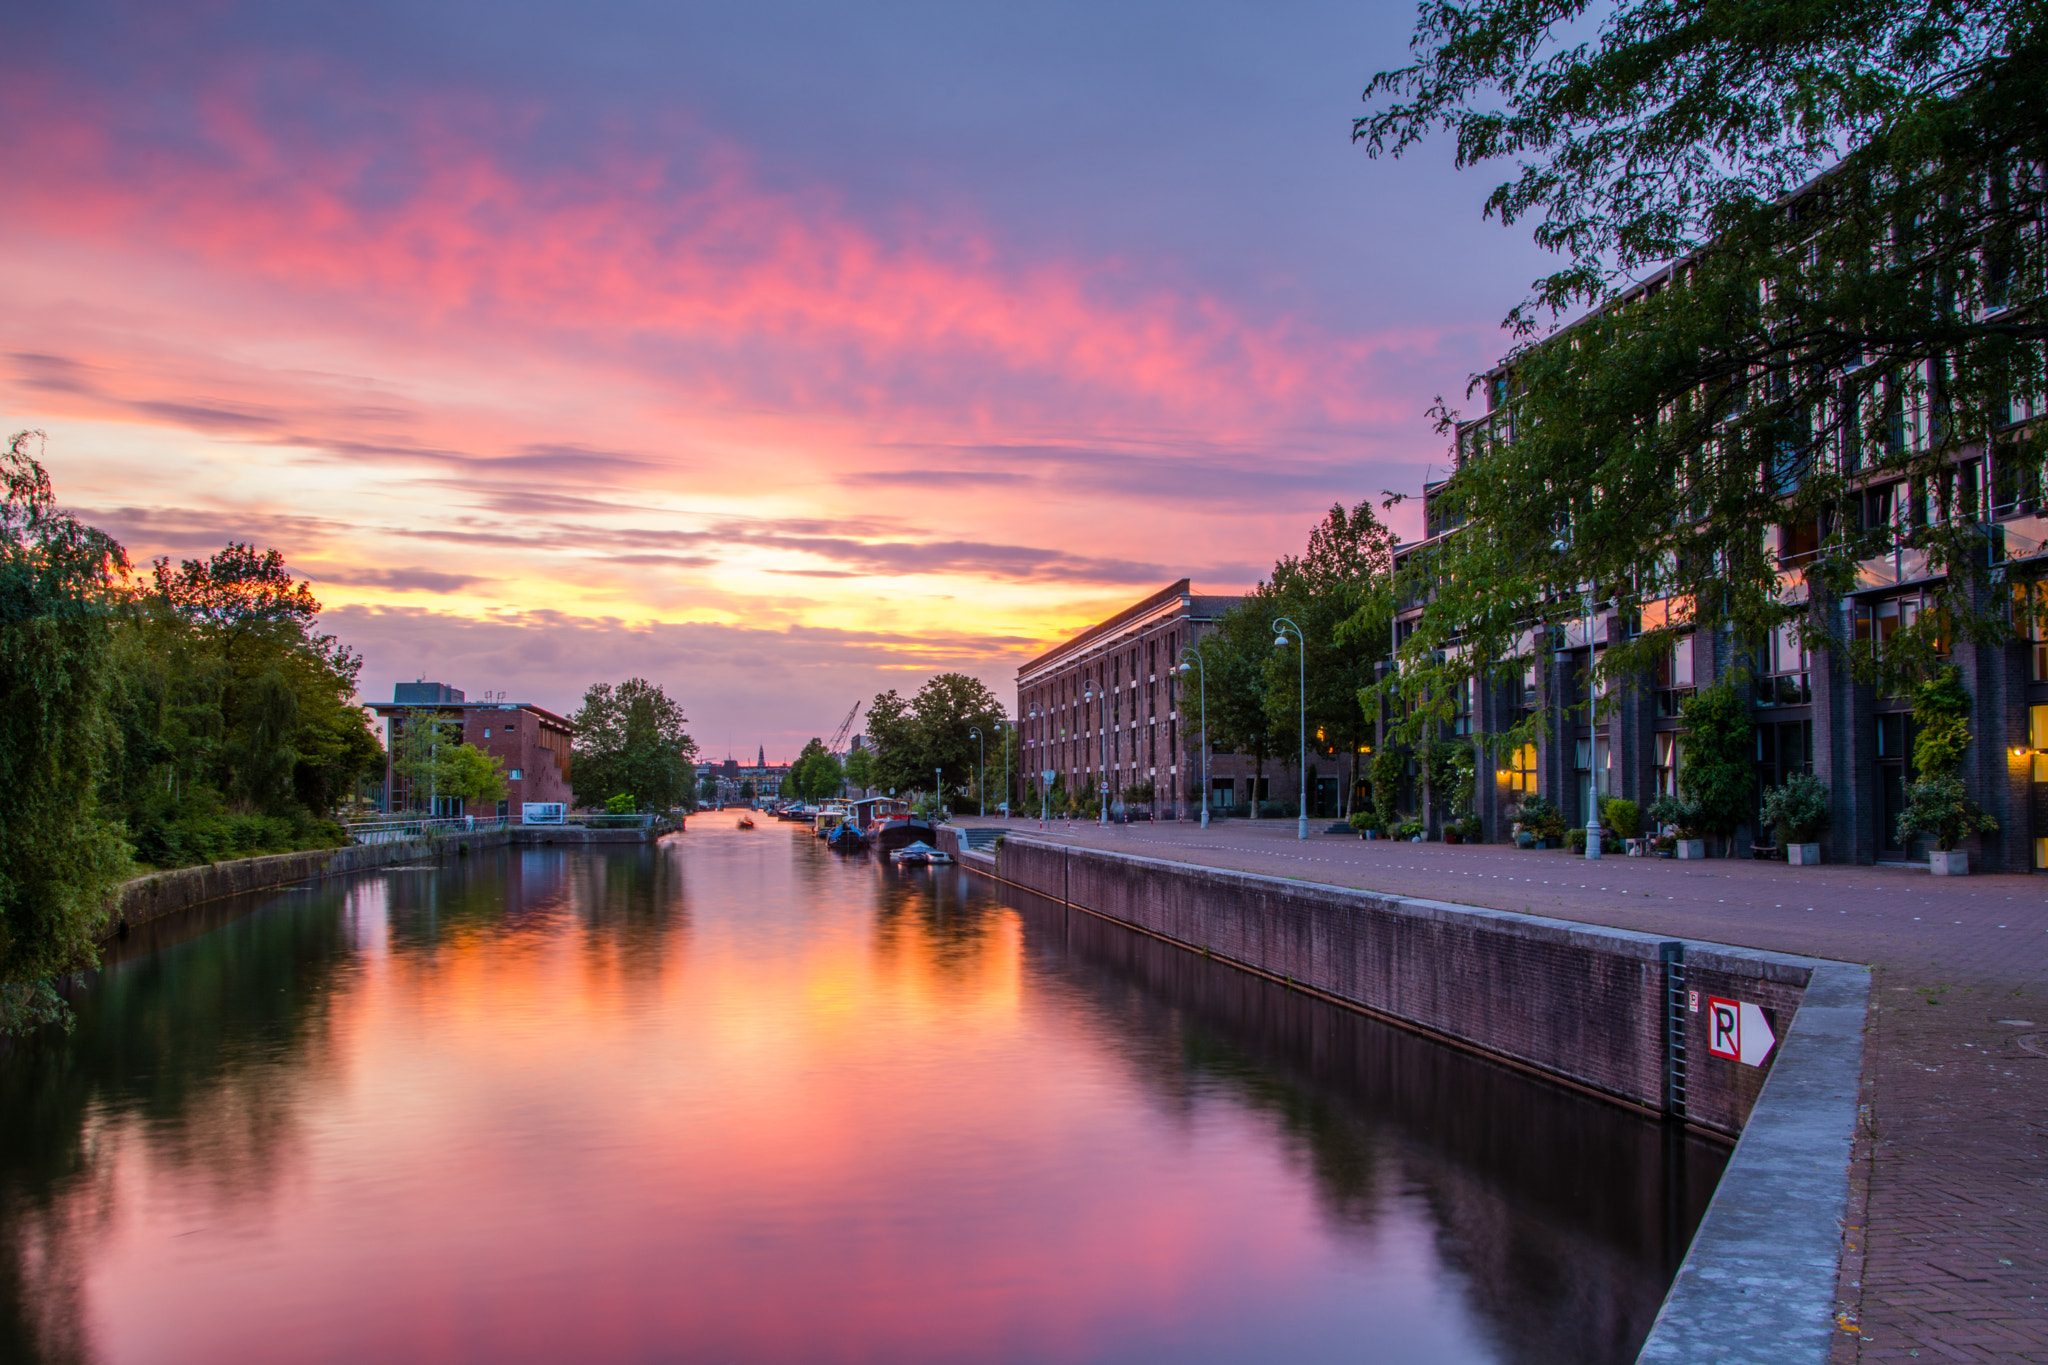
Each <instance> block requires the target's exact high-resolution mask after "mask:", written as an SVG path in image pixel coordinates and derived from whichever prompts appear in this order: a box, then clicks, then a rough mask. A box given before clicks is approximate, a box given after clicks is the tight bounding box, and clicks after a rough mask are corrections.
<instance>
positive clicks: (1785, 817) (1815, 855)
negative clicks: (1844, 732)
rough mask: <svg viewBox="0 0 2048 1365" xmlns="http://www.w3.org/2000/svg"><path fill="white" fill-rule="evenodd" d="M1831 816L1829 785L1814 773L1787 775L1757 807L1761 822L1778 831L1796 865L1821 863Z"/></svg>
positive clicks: (1810, 865)
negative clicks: (1822, 839)
mask: <svg viewBox="0 0 2048 1365" xmlns="http://www.w3.org/2000/svg"><path fill="white" fill-rule="evenodd" d="M1830 818H1831V817H1830V813H1829V811H1828V787H1827V784H1826V783H1825V782H1823V781H1821V780H1820V779H1819V778H1817V777H1815V776H1814V775H1813V774H1812V773H1794V774H1793V775H1792V776H1790V777H1788V778H1786V779H1785V781H1784V783H1783V784H1782V785H1780V786H1776V787H1772V788H1771V789H1770V790H1768V791H1766V792H1765V793H1764V797H1763V801H1762V802H1761V803H1759V807H1758V823H1760V824H1763V825H1768V826H1770V827H1772V828H1774V829H1776V830H1777V831H1778V842H1779V843H1781V844H1783V845H1784V846H1785V861H1786V862H1788V863H1790V864H1791V865H1792V866H1794V867H1815V866H1818V865H1819V863H1820V842H1819V840H1820V836H1821V835H1823V834H1825V833H1827V830H1828V822H1829V820H1830Z"/></svg>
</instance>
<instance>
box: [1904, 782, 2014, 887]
mask: <svg viewBox="0 0 2048 1365" xmlns="http://www.w3.org/2000/svg"><path fill="white" fill-rule="evenodd" d="M1997 828H1998V821H1996V820H1994V819H1992V818H1991V817H1990V816H1989V815H1987V814H1985V813H1984V811H1983V809H1982V808H1981V807H1979V806H1978V805H1977V803H1976V802H1975V801H1972V800H1971V799H1970V797H1969V794H1968V793H1967V792H1965V791H1964V790H1963V781H1962V779H1961V778H1959V777H1924V778H1922V779H1920V780H1919V781H1918V782H1915V783H1914V784H1913V785H1912V786H1910V787H1908V788H1906V808H1905V809H1904V810H1902V811H1900V812H1899V839H1900V840H1901V841H1902V842H1910V841H1911V839H1912V836H1913V835H1915V834H1931V835H1933V836H1934V851H1933V852H1932V853H1931V854H1929V855H1928V870H1929V871H1930V872H1932V873H1933V874H1934V875H1935V876H1937V877H1966V876H1968V875H1969V873H1970V855H1969V853H1968V852H1966V851H1965V850H1963V849H1959V848H1957V847H1956V845H1957V844H1959V843H1961V842H1962V841H1963V840H1965V839H1967V838H1969V837H1970V836H1971V835H1972V834H1978V833H1988V832H1989V831H1991V830H1995V829H1997Z"/></svg>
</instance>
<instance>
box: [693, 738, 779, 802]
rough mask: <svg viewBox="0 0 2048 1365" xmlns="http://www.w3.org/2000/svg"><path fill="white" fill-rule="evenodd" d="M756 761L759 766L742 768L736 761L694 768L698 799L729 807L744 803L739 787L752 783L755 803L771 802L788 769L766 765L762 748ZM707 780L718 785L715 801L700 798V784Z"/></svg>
mask: <svg viewBox="0 0 2048 1365" xmlns="http://www.w3.org/2000/svg"><path fill="white" fill-rule="evenodd" d="M756 757H757V758H758V759H759V760H760V761H759V762H757V763H754V764H751V765H748V766H745V767H743V766H741V764H740V761H739V760H738V759H736V758H727V759H725V760H724V761H723V762H717V763H699V764H698V765H697V790H698V799H699V800H706V799H715V800H717V801H719V802H720V803H722V804H725V805H730V804H732V803H733V802H735V801H740V800H743V799H744V798H743V797H742V796H741V795H740V784H741V783H743V782H751V783H753V784H754V795H755V797H756V798H757V799H759V800H763V801H770V800H773V799H774V798H775V797H776V796H777V795H778V794H780V792H781V791H782V779H784V778H785V777H788V776H789V766H790V765H789V764H787V763H770V762H769V761H768V751H767V749H766V748H765V747H763V748H761V749H759V750H757V751H756ZM706 778H712V779H714V780H715V781H716V782H717V784H718V795H717V796H716V797H715V798H707V797H705V796H704V795H703V790H704V787H703V784H704V780H705V779H706Z"/></svg>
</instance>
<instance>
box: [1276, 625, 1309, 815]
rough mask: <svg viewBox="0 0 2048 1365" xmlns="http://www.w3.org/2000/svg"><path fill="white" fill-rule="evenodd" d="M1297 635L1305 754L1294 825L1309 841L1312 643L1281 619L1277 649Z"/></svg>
mask: <svg viewBox="0 0 2048 1365" xmlns="http://www.w3.org/2000/svg"><path fill="white" fill-rule="evenodd" d="M1289 631H1292V632H1294V650H1295V660H1296V663H1297V664H1298V668H1297V670H1296V671H1297V674H1298V681H1297V682H1296V684H1295V688H1294V698H1295V700H1296V701H1298V702H1300V703H1301V752H1300V754H1299V755H1298V756H1297V757H1296V760H1295V762H1296V765H1297V770H1298V771H1299V773H1300V775H1301V796H1300V798H1299V801H1300V804H1298V805H1297V806H1296V807H1295V811H1296V815H1297V818H1296V820H1295V822H1294V837H1295V838H1297V839H1306V838H1308V641H1307V640H1306V639H1305V638H1304V637H1303V636H1302V633H1301V627H1300V626H1297V625H1295V624H1294V622H1292V621H1290V620H1288V619H1287V618H1286V617H1284V616H1283V617H1281V618H1280V619H1279V620H1277V621H1275V622H1274V623H1273V648H1275V649H1279V648H1281V647H1282V646H1284V645H1285V644H1286V643H1287V634H1288V632H1289Z"/></svg>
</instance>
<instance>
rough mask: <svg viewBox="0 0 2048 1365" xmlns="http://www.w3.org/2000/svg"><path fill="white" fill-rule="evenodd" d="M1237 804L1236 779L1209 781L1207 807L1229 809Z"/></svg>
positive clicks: (1214, 778) (1211, 779) (1225, 778)
mask: <svg viewBox="0 0 2048 1365" xmlns="http://www.w3.org/2000/svg"><path fill="white" fill-rule="evenodd" d="M1236 804H1237V779H1236V778H1231V777H1212V778H1210V779H1209V805H1210V806H1211V807H1212V808H1219V809H1225V810H1227V809H1229V808H1230V807H1231V806H1234V805H1236Z"/></svg>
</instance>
